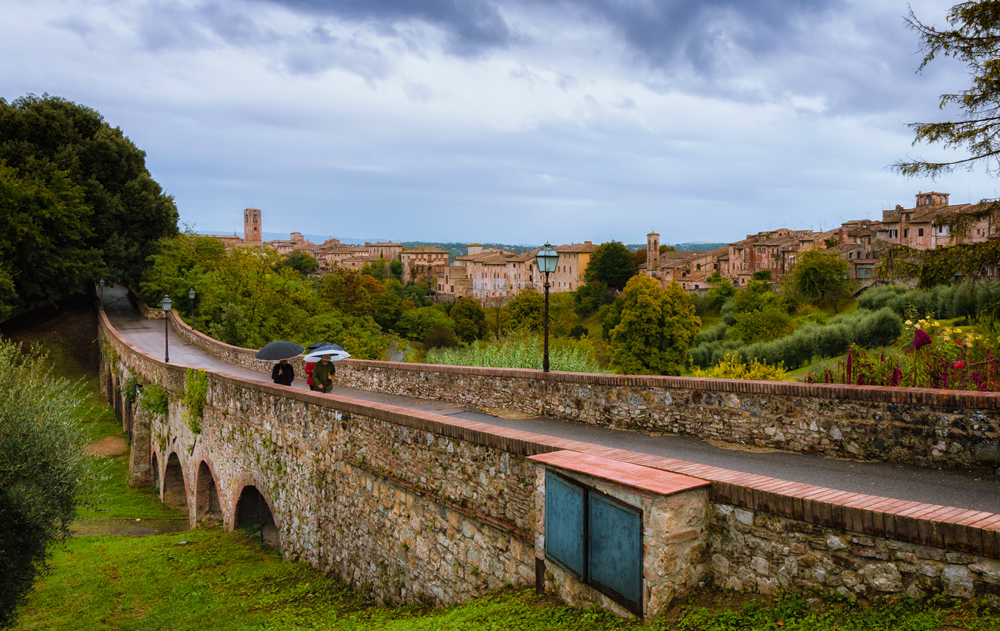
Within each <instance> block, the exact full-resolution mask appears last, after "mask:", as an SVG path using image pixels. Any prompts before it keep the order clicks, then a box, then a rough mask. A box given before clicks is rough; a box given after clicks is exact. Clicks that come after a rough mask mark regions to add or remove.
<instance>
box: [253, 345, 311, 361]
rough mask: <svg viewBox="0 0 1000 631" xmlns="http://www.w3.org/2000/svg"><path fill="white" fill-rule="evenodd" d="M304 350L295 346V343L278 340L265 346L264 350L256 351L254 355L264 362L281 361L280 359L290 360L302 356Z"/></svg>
mask: <svg viewBox="0 0 1000 631" xmlns="http://www.w3.org/2000/svg"><path fill="white" fill-rule="evenodd" d="M304 350H305V349H304V348H302V347H301V346H299V345H298V344H296V343H295V342H286V341H284V340H278V341H277V342H271V343H270V344H265V345H264V348H262V349H260V350H259V351H257V354H256V355H254V357H256V358H257V359H263V360H266V361H272V362H275V361H281V360H282V359H291V358H293V357H298V356H299V355H301V354H302V351H304Z"/></svg>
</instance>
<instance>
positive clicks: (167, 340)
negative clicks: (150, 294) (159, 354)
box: [160, 294, 174, 364]
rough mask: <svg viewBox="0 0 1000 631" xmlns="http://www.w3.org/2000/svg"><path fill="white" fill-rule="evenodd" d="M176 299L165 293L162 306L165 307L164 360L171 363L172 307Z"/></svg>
mask: <svg viewBox="0 0 1000 631" xmlns="http://www.w3.org/2000/svg"><path fill="white" fill-rule="evenodd" d="M173 304H174V301H173V300H171V299H170V296H168V295H166V294H163V300H161V301H160V306H161V307H163V361H165V362H167V363H168V364H169V363H170V307H171V306H173Z"/></svg>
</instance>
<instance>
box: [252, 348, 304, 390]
mask: <svg viewBox="0 0 1000 631" xmlns="http://www.w3.org/2000/svg"><path fill="white" fill-rule="evenodd" d="M304 350H305V349H304V348H302V347H301V346H299V345H298V344H296V343H295V342H286V341H284V340H279V341H277V342H271V343H270V344H265V345H264V347H263V348H261V349H260V350H259V351H257V354H256V355H254V357H256V358H257V359H263V360H265V361H277V362H278V363H277V364H275V365H274V368H273V369H272V370H271V379H273V380H274V383H277V384H281V385H283V386H290V385H292V381H294V380H295V369H294V368H292V365H291V364H289V363H288V360H289V359H291V358H292V357H297V356H299V355H301V354H302V351H304Z"/></svg>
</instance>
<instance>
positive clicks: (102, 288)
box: [97, 278, 104, 304]
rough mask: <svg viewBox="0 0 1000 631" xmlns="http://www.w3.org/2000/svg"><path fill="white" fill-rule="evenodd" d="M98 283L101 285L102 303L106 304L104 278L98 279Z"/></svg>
mask: <svg viewBox="0 0 1000 631" xmlns="http://www.w3.org/2000/svg"><path fill="white" fill-rule="evenodd" d="M97 284H98V285H100V286H101V304H104V279H103V278H102V279H101V280H99V281H97Z"/></svg>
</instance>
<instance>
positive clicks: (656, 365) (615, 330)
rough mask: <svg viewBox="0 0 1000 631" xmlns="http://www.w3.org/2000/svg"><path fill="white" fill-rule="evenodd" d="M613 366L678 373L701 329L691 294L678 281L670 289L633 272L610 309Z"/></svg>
mask: <svg viewBox="0 0 1000 631" xmlns="http://www.w3.org/2000/svg"><path fill="white" fill-rule="evenodd" d="M603 325H604V327H605V330H606V331H608V337H609V339H610V344H611V348H610V352H609V356H610V364H611V369H612V370H614V371H615V372H618V373H624V374H629V375H678V374H680V371H681V368H682V367H683V366H684V360H685V358H686V356H687V351H688V348H690V347H691V344H692V343H693V342H694V339H695V336H697V335H698V330H699V328H700V327H701V318H699V317H698V316H696V315H695V314H694V305H692V304H691V297H690V296H688V294H687V293H686V292H685V291H684V290H683V289H681V287H680V285H678V284H677V283H676V282H672V283H670V285H668V286H667V288H666V289H663V288H661V287H660V284H659V283H658V282H657V281H656V280H654V279H653V278H651V277H649V276H646V275H645V274H640V275H638V276H633V277H632V279H631V280H629V281H628V284H627V285H626V286H625V290H624V291H623V292H622V294H621V296H619V297H618V298H617V299H616V300H615V302H614V303H613V304H612V305H611V308H610V309H608V311H607V313H606V315H605V320H604V323H603Z"/></svg>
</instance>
